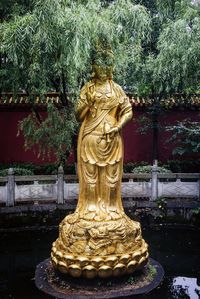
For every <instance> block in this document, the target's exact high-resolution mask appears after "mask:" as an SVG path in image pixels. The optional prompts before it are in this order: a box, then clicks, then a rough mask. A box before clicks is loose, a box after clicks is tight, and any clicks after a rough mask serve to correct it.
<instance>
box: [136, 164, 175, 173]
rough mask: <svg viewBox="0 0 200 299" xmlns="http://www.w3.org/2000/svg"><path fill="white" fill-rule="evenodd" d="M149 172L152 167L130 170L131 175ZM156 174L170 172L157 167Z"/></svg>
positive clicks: (139, 167) (146, 166)
mask: <svg viewBox="0 0 200 299" xmlns="http://www.w3.org/2000/svg"><path fill="white" fill-rule="evenodd" d="M151 171H152V165H145V166H138V167H135V168H134V169H133V170H132V172H133V173H150V172H151ZM157 172H161V173H170V172H171V171H170V170H169V169H166V168H164V167H160V166H158V167H157Z"/></svg>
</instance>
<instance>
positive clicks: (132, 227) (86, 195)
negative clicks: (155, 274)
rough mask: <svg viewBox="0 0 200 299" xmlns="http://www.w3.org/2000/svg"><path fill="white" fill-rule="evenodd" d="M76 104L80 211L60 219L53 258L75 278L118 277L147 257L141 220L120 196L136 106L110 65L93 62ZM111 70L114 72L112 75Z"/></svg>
mask: <svg viewBox="0 0 200 299" xmlns="http://www.w3.org/2000/svg"><path fill="white" fill-rule="evenodd" d="M93 70H94V71H95V76H94V77H93V79H92V80H91V81H89V82H88V83H86V84H85V86H84V87H83V88H82V90H81V93H80V98H79V100H78V103H77V107H76V116H77V118H78V119H79V121H81V122H82V125H81V129H80V132H79V138H78V173H79V186H80V188H79V199H78V204H77V208H76V210H75V212H74V213H73V214H71V215H68V216H66V217H65V218H64V220H63V221H62V222H61V223H60V226H59V238H58V239H57V240H56V241H55V242H54V243H53V246H52V252H51V258H52V262H53V265H54V267H55V268H57V269H58V270H59V271H60V272H62V273H66V274H69V275H71V276H73V277H80V276H84V277H86V278H94V277H96V276H99V277H103V278H106V277H109V276H119V275H123V274H125V273H132V272H134V271H135V270H136V269H138V268H140V267H142V266H144V265H145V263H147V260H148V246H147V244H146V243H145V241H144V240H143V238H142V235H141V227H140V223H139V222H136V221H133V220H131V219H130V218H129V217H128V216H127V215H126V214H125V212H124V209H123V206H122V200H121V178H122V164H123V143H122V137H121V129H122V127H123V126H124V125H125V124H126V123H127V121H129V120H130V119H131V118H132V108H131V104H130V102H129V99H128V97H127V96H126V95H125V93H124V91H123V90H122V88H121V87H120V86H119V85H118V84H116V83H115V82H113V80H112V79H111V78H110V73H111V69H110V67H109V68H107V67H99V66H96V65H95V66H93ZM108 74H109V76H108Z"/></svg>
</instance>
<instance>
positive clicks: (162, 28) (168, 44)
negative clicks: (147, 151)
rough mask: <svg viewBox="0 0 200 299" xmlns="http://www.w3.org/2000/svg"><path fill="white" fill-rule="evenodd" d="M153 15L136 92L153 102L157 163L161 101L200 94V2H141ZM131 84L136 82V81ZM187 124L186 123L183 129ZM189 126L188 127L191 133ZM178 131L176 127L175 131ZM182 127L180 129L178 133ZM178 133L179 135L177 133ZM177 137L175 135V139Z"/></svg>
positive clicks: (177, 0)
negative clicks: (172, 97)
mask: <svg viewBox="0 0 200 299" xmlns="http://www.w3.org/2000/svg"><path fill="white" fill-rule="evenodd" d="M141 2H142V3H143V4H145V5H147V6H148V9H149V10H150V12H151V20H152V33H151V39H150V41H149V43H147V44H146V45H145V46H144V49H145V51H144V52H143V53H144V56H143V63H142V65H141V67H140V68H139V72H138V76H137V78H138V81H137V84H136V91H137V92H138V93H139V94H142V95H144V96H150V97H152V98H153V99H154V104H153V106H152V107H151V111H150V112H151V128H152V129H153V145H154V146H153V159H158V131H159V124H158V116H159V114H160V113H161V111H162V107H161V105H160V103H161V100H165V99H166V98H167V97H169V96H173V95H174V94H175V93H181V94H184V95H188V96H189V94H191V93H199V92H200V83H199V82H200V51H199V49H200V2H199V1H189V0H176V1H162V0H154V1H145V0H143V1H141ZM131 80H132V81H133V82H134V80H133V78H131ZM185 125H186V123H185V122H184V126H185ZM189 127H190V124H188V129H189ZM173 128H174V129H175V130H176V127H173ZM178 128H179V125H178V126H177V130H178ZM177 133H178V131H177ZM174 136H176V135H174Z"/></svg>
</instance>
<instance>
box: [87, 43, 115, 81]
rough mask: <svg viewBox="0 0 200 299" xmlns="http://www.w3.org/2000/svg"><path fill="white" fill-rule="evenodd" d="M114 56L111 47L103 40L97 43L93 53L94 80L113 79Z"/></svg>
mask: <svg viewBox="0 0 200 299" xmlns="http://www.w3.org/2000/svg"><path fill="white" fill-rule="evenodd" d="M113 65H114V54H113V52H112V49H111V47H110V46H109V45H108V44H107V43H106V42H105V41H104V40H103V41H102V40H101V42H100V41H98V42H97V43H96V47H95V49H94V51H93V53H92V71H93V75H92V76H93V78H96V79H99V80H101V81H105V80H107V79H112V73H113Z"/></svg>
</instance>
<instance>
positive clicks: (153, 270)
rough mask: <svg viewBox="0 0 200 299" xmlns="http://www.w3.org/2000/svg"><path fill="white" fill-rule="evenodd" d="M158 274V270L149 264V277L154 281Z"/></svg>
mask: <svg viewBox="0 0 200 299" xmlns="http://www.w3.org/2000/svg"><path fill="white" fill-rule="evenodd" d="M156 274H157V269H156V267H154V266H153V265H151V264H150V263H149V264H148V276H149V278H151V279H152V280H153V279H154V277H155V276H156Z"/></svg>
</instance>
